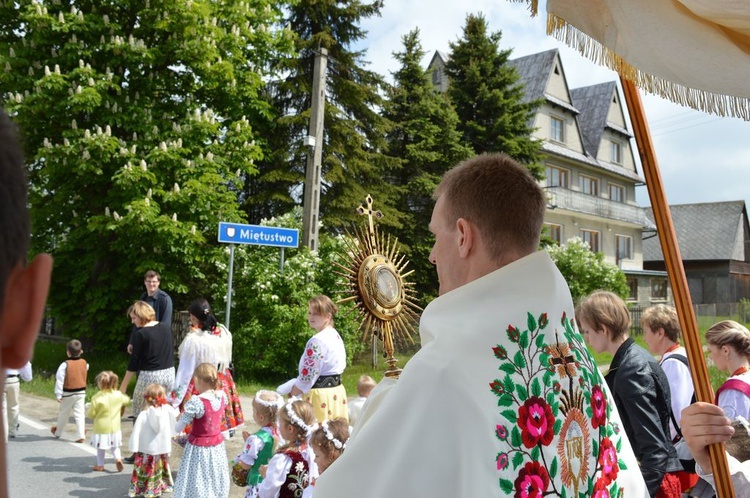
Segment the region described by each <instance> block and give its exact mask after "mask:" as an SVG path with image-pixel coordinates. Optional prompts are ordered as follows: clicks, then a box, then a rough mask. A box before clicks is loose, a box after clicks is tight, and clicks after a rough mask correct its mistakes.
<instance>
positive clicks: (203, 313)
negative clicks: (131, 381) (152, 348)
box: [169, 298, 245, 436]
mask: <svg viewBox="0 0 750 498" xmlns="http://www.w3.org/2000/svg"><path fill="white" fill-rule="evenodd" d="M188 312H189V313H190V332H188V334H187V336H185V339H184V340H183V341H182V344H180V348H179V356H180V364H179V366H178V368H177V373H176V374H175V381H174V389H173V390H172V392H171V393H170V395H169V402H170V403H171V404H172V406H179V407H180V412H183V411H184V407H185V404H186V403H187V402H188V401H189V400H190V398H191V397H192V396H195V395H197V394H198V390H197V389H196V387H195V382H194V380H193V371H194V370H195V368H196V366H197V365H199V364H201V363H210V364H212V365H213V366H214V367H216V370H217V372H218V376H219V377H218V385H217V389H219V390H220V391H223V392H224V394H225V395H226V397H227V400H228V402H227V404H226V407H225V409H224V413H223V415H222V417H221V430H222V431H229V433H228V435H229V436H231V435H233V433H234V431H233V430H232V429H233V428H234V427H237V426H238V425H242V424H243V423H244V422H245V417H244V415H243V414H242V404H241V403H240V397H239V395H238V394H237V387H236V386H235V384H234V378H233V377H232V372H231V370H230V369H229V365H230V364H231V362H232V334H231V333H230V332H229V330H227V328H226V327H225V326H224V325H222V324H220V323H218V322H217V320H216V317H215V316H214V313H213V311H211V307H210V305H209V304H208V301H206V300H205V299H203V298H198V299H196V300H194V301H193V302H192V303H190V306H188ZM190 430H191V428H190V426H188V427H186V428H185V433H186V434H189V433H190Z"/></svg>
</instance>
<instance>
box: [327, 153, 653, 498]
mask: <svg viewBox="0 0 750 498" xmlns="http://www.w3.org/2000/svg"><path fill="white" fill-rule="evenodd" d="M435 197H436V199H437V201H436V204H435V209H434V212H433V216H432V221H431V222H430V229H431V231H432V232H433V234H434V235H435V245H434V247H433V250H432V253H431V254H430V260H431V261H432V263H433V264H435V265H436V268H437V273H438V279H439V281H440V297H439V298H437V299H435V300H434V301H432V302H431V303H430V304H429V305H428V306H427V307H426V308H425V310H424V313H423V314H422V318H421V322H420V336H421V341H422V349H421V350H420V351H419V352H418V353H417V354H416V355H415V356H414V357H413V358H412V359H411V360H410V361H409V363H408V364H407V365H406V366H405V368H404V370H403V373H402V374H401V377H400V379H399V380H393V379H384V380H383V381H382V382H381V383H380V384H379V385H378V386H377V387H376V388H375V390H374V391H373V393H372V394H371V395H370V399H369V401H368V403H367V404H366V405H365V407H364V410H363V412H362V414H361V416H360V420H359V421H358V422H357V425H356V427H355V428H354V433H353V435H352V438H351V439H350V440H349V442H347V447H346V450H345V451H344V453H343V455H342V456H341V457H340V458H339V459H338V460H337V461H336V462H334V463H333V464H332V465H331V466H330V467H329V468H328V469H327V470H326V472H325V473H323V474H321V476H320V478H319V479H318V481H317V482H316V486H315V487H316V490H315V497H316V498H339V497H341V498H343V497H354V496H356V497H358V498H370V497H372V498H376V497H377V498H382V497H389V498H402V497H403V498H407V497H409V498H412V497H431V498H432V497H451V498H458V497H490V496H516V497H523V498H525V497H528V496H542V495H544V496H567V497H579V496H590V497H596V498H603V497H605V496H624V497H638V498H642V497H647V496H648V491H647V490H646V486H645V484H644V482H643V478H642V477H641V474H640V472H639V468H638V463H637V462H636V460H635V457H634V455H633V451H632V449H631V446H630V444H629V442H628V440H627V438H626V436H625V433H624V431H623V430H622V427H621V424H620V418H619V416H618V414H617V410H616V408H615V406H614V402H613V400H612V397H611V395H610V393H609V390H608V388H607V385H606V382H605V381H604V378H603V376H602V375H601V374H600V372H599V370H598V368H597V366H596V364H595V362H594V360H593V359H592V357H591V356H590V354H589V352H588V350H587V348H586V346H585V344H584V342H583V339H582V338H581V335H580V334H579V333H578V330H577V328H576V325H575V323H574V317H575V315H574V307H573V302H572V299H571V296H570V291H569V289H568V287H567V284H566V283H565V280H564V279H563V277H562V275H561V274H560V272H559V271H558V270H557V268H556V267H555V265H554V263H553V262H552V260H551V259H550V257H549V256H548V255H547V253H546V252H543V251H537V248H538V244H539V235H540V233H541V228H542V227H541V225H542V220H543V218H544V210H545V206H546V197H545V195H544V192H543V191H542V189H541V188H540V187H539V185H538V184H537V182H536V181H535V180H534V179H533V177H532V176H531V175H530V174H529V172H528V170H527V169H526V168H523V167H522V166H519V165H517V164H516V163H515V162H514V161H513V160H512V159H510V158H509V157H507V156H504V155H499V154H491V155H482V156H477V157H475V158H473V159H470V160H468V161H465V162H464V163H461V164H460V165H459V166H457V167H456V168H454V169H453V170H451V171H450V172H448V173H447V174H446V175H445V177H444V178H443V180H442V182H441V184H440V186H439V187H438V189H437V192H436V195H435ZM620 492H622V495H620V494H619V493H620Z"/></svg>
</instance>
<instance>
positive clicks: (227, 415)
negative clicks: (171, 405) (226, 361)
mask: <svg viewBox="0 0 750 498" xmlns="http://www.w3.org/2000/svg"><path fill="white" fill-rule="evenodd" d="M216 389H219V390H221V391H224V394H226V395H227V400H228V401H229V402H228V403H227V406H226V407H225V408H224V415H222V417H221V430H222V432H223V431H228V430H229V429H231V428H233V427H237V426H238V425H242V424H244V423H245V416H244V415H243V414H242V404H240V395H239V394H238V393H237V386H236V385H235V384H234V378H232V372H230V371H229V369H227V370H225V371H223V372H219V382H218V383H217V386H216ZM198 394H199V393H198V391H197V390H196V389H195V381H194V380H193V379H190V385H188V388H187V392H186V393H185V398H184V399H183V400H182V403H181V404H180V413H182V412H183V411H184V406H185V403H187V401H188V400H189V399H190V398H191V396H197V395H198ZM191 428H192V424H191V425H189V426H187V427H185V433H186V434H189V433H190V429H191Z"/></svg>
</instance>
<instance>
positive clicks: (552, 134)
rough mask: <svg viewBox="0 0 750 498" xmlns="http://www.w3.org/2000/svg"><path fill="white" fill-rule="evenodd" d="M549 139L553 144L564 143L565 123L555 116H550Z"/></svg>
mask: <svg viewBox="0 0 750 498" xmlns="http://www.w3.org/2000/svg"><path fill="white" fill-rule="evenodd" d="M549 138H550V140H553V141H555V142H560V143H564V142H565V121H564V120H562V119H560V118H557V117H555V116H550V129H549Z"/></svg>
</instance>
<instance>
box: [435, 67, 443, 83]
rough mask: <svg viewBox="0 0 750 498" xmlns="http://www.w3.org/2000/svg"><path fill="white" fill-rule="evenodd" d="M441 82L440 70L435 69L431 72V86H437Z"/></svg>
mask: <svg viewBox="0 0 750 498" xmlns="http://www.w3.org/2000/svg"><path fill="white" fill-rule="evenodd" d="M442 81H443V75H442V74H441V71H440V69H435V70H434V71H433V72H432V84H433V85H439V84H440V83H441V82H442Z"/></svg>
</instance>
